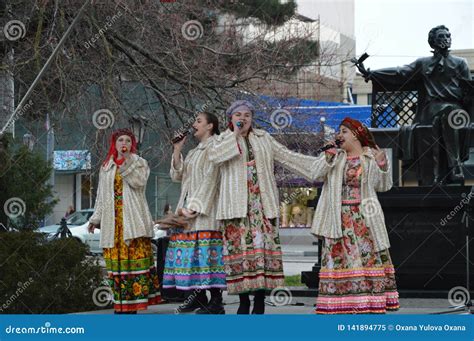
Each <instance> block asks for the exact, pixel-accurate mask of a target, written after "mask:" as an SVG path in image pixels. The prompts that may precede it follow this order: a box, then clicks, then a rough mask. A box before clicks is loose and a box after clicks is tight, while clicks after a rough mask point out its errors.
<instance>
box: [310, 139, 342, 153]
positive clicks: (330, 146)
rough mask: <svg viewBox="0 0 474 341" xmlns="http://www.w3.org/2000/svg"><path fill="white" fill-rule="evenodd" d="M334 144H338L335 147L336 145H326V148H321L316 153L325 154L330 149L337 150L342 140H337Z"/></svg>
mask: <svg viewBox="0 0 474 341" xmlns="http://www.w3.org/2000/svg"><path fill="white" fill-rule="evenodd" d="M334 142H335V143H336V144H335V145H334V144H328V145H325V146H323V147H321V148H319V149H318V150H317V151H316V152H317V153H318V154H319V153H322V152H325V151H326V150H328V149H331V148H337V147H339V146H340V145H341V140H337V139H336V141H334Z"/></svg>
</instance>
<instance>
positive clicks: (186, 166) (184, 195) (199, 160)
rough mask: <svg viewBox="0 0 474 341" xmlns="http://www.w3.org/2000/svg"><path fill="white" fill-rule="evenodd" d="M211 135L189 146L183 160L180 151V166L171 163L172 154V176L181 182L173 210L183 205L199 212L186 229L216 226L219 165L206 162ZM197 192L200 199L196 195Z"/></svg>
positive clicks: (212, 227) (217, 225)
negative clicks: (190, 147) (195, 145)
mask: <svg viewBox="0 0 474 341" xmlns="http://www.w3.org/2000/svg"><path fill="white" fill-rule="evenodd" d="M214 138H215V136H210V137H209V138H208V139H207V140H206V141H205V142H201V143H199V145H198V146H197V147H196V148H194V149H191V150H190V151H189V152H188V155H187V156H186V159H184V162H183V155H180V161H181V162H180V167H179V168H175V167H174V165H173V162H174V156H173V157H172V158H171V168H170V177H171V180H173V181H174V182H181V195H180V197H179V201H178V205H177V206H176V213H177V211H178V209H180V208H183V207H186V208H190V209H193V210H194V211H196V212H199V213H201V214H199V215H198V216H197V217H196V219H193V220H192V221H191V228H190V230H189V232H191V231H205V230H207V231H216V230H218V229H219V223H218V221H216V207H217V188H218V186H219V169H218V167H216V166H215V165H214V164H212V163H211V162H209V152H210V148H209V146H210V144H211V143H212V141H213V140H214ZM200 193H203V194H205V195H202V194H200ZM198 196H201V197H203V199H202V200H201V199H198Z"/></svg>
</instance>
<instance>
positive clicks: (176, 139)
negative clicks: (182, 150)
mask: <svg viewBox="0 0 474 341" xmlns="http://www.w3.org/2000/svg"><path fill="white" fill-rule="evenodd" d="M193 131H194V128H189V129H187V130H185V131H183V132H182V133H179V134H178V135H177V136H175V137H173V138H172V139H171V143H172V144H175V143H178V142H179V141H181V140H182V139H184V138H185V137H186V136H188V135H189V134H191V133H192V132H193Z"/></svg>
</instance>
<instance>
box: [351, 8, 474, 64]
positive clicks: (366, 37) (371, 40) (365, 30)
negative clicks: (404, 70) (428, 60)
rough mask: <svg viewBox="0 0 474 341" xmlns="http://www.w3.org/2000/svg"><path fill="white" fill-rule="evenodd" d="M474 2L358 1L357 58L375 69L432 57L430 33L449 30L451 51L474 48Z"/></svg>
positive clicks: (356, 23)
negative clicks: (438, 28) (439, 28)
mask: <svg viewBox="0 0 474 341" xmlns="http://www.w3.org/2000/svg"><path fill="white" fill-rule="evenodd" d="M473 22H474V0H450V1H446V0H444V1H441V0H396V1H395V0H355V36H356V45H357V47H356V49H357V55H358V56H359V55H361V54H362V53H364V52H367V53H368V54H369V55H371V57H370V58H369V59H367V61H366V62H365V64H366V67H370V68H372V69H376V68H380V67H387V66H397V65H403V64H407V63H410V62H411V61H413V60H415V59H416V58H417V57H421V56H429V55H431V53H430V51H431V49H430V46H429V45H428V42H427V39H428V32H429V30H430V29H431V28H432V27H434V26H437V25H445V26H447V27H448V28H449V30H450V32H451V37H452V46H451V49H452V50H453V49H474V24H473Z"/></svg>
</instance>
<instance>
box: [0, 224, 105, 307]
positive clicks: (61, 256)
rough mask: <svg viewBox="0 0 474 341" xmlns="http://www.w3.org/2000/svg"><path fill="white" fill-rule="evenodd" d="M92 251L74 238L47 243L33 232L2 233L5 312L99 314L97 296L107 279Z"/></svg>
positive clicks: (0, 277) (0, 301) (0, 295)
mask: <svg viewBox="0 0 474 341" xmlns="http://www.w3.org/2000/svg"><path fill="white" fill-rule="evenodd" d="M87 251H88V250H87V247H86V246H85V245H83V244H82V243H80V242H78V241H77V240H75V239H73V238H67V239H62V240H55V241H52V242H46V240H45V237H44V236H43V235H41V234H39V233H34V232H31V231H24V232H8V233H7V232H4V233H0V313H3V314H7V313H8V314H62V313H71V312H79V311H90V310H95V309H98V307H96V306H95V305H94V302H93V300H92V295H93V292H94V289H96V288H98V287H99V286H101V285H102V284H101V282H102V280H103V276H102V273H101V268H100V266H99V265H98V261H97V259H95V258H92V257H89V256H87ZM101 309H103V308H101Z"/></svg>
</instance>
